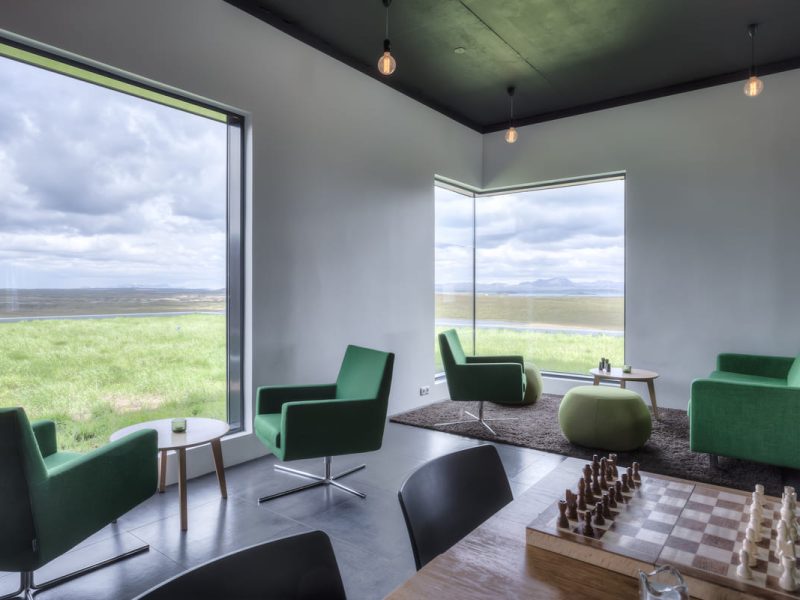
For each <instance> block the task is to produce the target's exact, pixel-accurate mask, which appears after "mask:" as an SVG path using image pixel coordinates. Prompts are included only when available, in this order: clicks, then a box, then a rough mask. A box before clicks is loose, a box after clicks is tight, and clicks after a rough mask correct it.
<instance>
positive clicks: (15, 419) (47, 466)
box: [0, 408, 158, 599]
mask: <svg viewBox="0 0 800 600" xmlns="http://www.w3.org/2000/svg"><path fill="white" fill-rule="evenodd" d="M157 455H158V451H157V442H156V432H155V431H141V432H139V433H135V434H132V435H129V436H127V437H125V438H123V439H120V440H118V441H116V442H113V443H110V444H107V445H105V446H103V447H102V448H98V449H97V450H94V451H93V452H89V453H88V454H77V453H74V452H58V451H57V444H56V428H55V424H54V423H53V422H52V421H35V422H34V423H30V422H29V421H28V417H27V416H26V415H25V411H24V410H23V409H22V408H0V511H2V512H1V513H0V515H1V516H2V518H0V571H12V572H18V573H20V579H21V580H20V589H19V591H18V592H16V593H15V594H12V595H11V596H6V597H17V596H22V597H23V598H26V599H28V598H32V597H33V592H34V591H40V590H44V589H48V588H51V587H54V586H55V585H58V584H59V583H62V582H64V581H66V580H68V579H72V578H73V577H75V576H77V575H78V574H83V573H86V572H88V571H90V570H93V569H94V568H98V567H101V566H105V565H107V564H110V563H111V562H113V561H114V560H116V559H120V558H126V557H128V556H131V555H132V554H136V553H138V552H142V551H144V550H147V546H142V547H139V548H137V549H135V550H132V551H129V552H126V553H125V554H124V555H121V556H119V557H115V558H114V559H108V560H105V561H103V562H102V563H99V564H98V565H94V566H93V567H88V568H86V569H82V570H81V571H80V572H78V573H75V574H70V575H66V576H64V577H59V578H58V579H55V580H52V581H49V582H46V583H41V584H39V585H35V584H34V581H33V571H35V570H36V569H38V568H40V567H42V566H44V565H45V564H47V563H49V562H50V561H51V560H53V559H55V558H57V557H58V556H61V555H62V554H64V553H65V552H67V551H68V550H70V549H71V548H73V547H74V546H76V545H77V544H79V543H80V542H82V541H83V540H85V539H86V538H88V537H89V536H90V535H92V534H93V533H95V532H96V531H99V530H100V529H102V528H103V527H105V526H106V525H108V524H109V523H111V522H112V521H115V520H116V519H117V518H118V517H120V516H122V515H123V514H125V513H126V512H128V511H129V510H130V509H132V508H133V507H134V506H136V505H137V504H139V503H140V502H142V501H143V500H146V499H147V498H149V497H150V496H152V495H153V493H155V491H156V484H157V480H158V467H157V464H156V457H157Z"/></svg>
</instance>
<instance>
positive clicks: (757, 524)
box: [747, 514, 762, 544]
mask: <svg viewBox="0 0 800 600" xmlns="http://www.w3.org/2000/svg"><path fill="white" fill-rule="evenodd" d="M747 528H748V529H752V530H753V541H754V542H755V543H756V544H757V543H758V542H760V541H761V537H762V536H761V519H760V518H759V517H758V515H757V514H752V515H750V522H749V523H748V524H747Z"/></svg>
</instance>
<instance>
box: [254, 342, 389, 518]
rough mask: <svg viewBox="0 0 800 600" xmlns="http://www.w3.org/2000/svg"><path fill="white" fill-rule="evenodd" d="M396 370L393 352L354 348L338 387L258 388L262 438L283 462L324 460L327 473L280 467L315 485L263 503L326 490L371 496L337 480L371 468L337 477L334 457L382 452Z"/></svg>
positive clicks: (257, 427)
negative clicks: (324, 487)
mask: <svg viewBox="0 0 800 600" xmlns="http://www.w3.org/2000/svg"><path fill="white" fill-rule="evenodd" d="M393 366H394V354H392V353H391V352H380V351H378V350H371V349H369V348H361V347H359V346H348V347H347V351H346V352H345V355H344V359H343V360H342V366H341V368H340V369H339V376H338V378H337V379H336V383H331V384H323V385H306V386H263V387H259V388H258V390H257V391H256V416H255V419H254V422H253V428H254V430H255V434H256V437H258V439H259V440H261V442H262V443H263V444H264V445H265V446H266V447H267V448H269V449H270V450H271V451H272V453H273V454H274V455H275V456H276V457H277V458H278V459H280V460H282V461H289V460H298V459H303V458H323V459H324V468H325V473H324V475H322V476H319V475H314V474H311V473H306V472H304V471H298V470H296V469H290V468H289V467H286V466H284V465H275V469H276V470H278V471H283V472H287V473H291V474H293V475H298V476H301V477H305V478H308V479H312V480H313V481H312V482H311V483H308V484H306V485H302V486H300V487H296V488H292V489H289V490H285V491H282V492H278V493H276V494H270V495H268V496H264V497H263V498H260V499H259V502H265V501H267V500H272V499H274V498H279V497H281V496H286V495H288V494H292V493H294V492H299V491H302V490H306V489H310V488H313V487H317V486H321V485H332V486H334V487H336V488H339V489H341V490H344V491H346V492H350V493H351V494H355V495H356V496H359V497H361V498H365V497H366V495H365V494H363V493H362V492H358V491H356V490H353V489H351V488H349V487H346V486H344V485H342V484H341V483H339V482H338V481H337V480H338V479H340V478H342V477H344V476H345V475H349V474H350V473H353V472H355V471H358V470H360V469H363V468H364V467H365V465H359V466H358V467H354V468H352V469H349V470H347V471H345V472H344V473H340V474H338V475H331V457H332V456H340V455H343V454H356V453H359V452H371V451H373V450H378V449H380V447H381V444H382V443H383V429H384V427H385V425H386V411H387V409H388V405H389V390H390V389H391V386H392V369H393Z"/></svg>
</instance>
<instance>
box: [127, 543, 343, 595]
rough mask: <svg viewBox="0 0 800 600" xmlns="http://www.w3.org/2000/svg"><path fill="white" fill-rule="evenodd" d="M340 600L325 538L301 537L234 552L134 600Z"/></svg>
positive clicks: (340, 591)
mask: <svg viewBox="0 0 800 600" xmlns="http://www.w3.org/2000/svg"><path fill="white" fill-rule="evenodd" d="M181 598H187V599H189V598H191V599H192V600H212V599H213V600H222V599H225V600H344V599H345V598H346V596H345V593H344V586H343V585H342V577H341V575H340V574H339V566H338V565H337V564H336V556H334V554H333V547H332V546H331V541H330V539H329V538H328V536H327V535H325V534H324V533H323V532H321V531H312V532H310V533H302V534H300V535H294V536H291V537H286V538H283V539H279V540H275V541H272V542H266V543H263V544H256V545H255V546H250V547H249V548H245V549H244V550H237V551H236V552H231V553H230V554H226V555H225V556H223V557H221V558H217V559H214V560H212V561H209V562H207V563H205V564H202V565H200V566H199V567H195V568H194V569H190V570H189V571H186V572H185V573H182V574H180V575H177V576H175V577H173V578H172V579H168V580H167V581H165V582H164V583H162V584H160V585H157V586H156V587H154V588H152V589H151V590H149V591H147V592H145V593H144V594H142V595H141V596H138V597H137V598H136V599H135V600H178V599H181Z"/></svg>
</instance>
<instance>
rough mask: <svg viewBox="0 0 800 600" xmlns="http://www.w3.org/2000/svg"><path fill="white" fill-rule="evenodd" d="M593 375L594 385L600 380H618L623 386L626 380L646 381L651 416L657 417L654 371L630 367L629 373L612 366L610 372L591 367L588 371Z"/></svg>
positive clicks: (656, 375) (655, 377)
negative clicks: (651, 408) (651, 407)
mask: <svg viewBox="0 0 800 600" xmlns="http://www.w3.org/2000/svg"><path fill="white" fill-rule="evenodd" d="M589 373H591V375H592V376H594V385H600V382H601V381H619V387H621V388H624V387H625V384H626V383H627V382H628V381H643V382H645V383H647V391H648V392H649V393H650V404H652V405H653V416H654V417H655V418H656V419H658V405H656V386H655V383H654V381H655V380H656V379H657V378H658V373H656V372H655V371H647V370H646V369H632V370H631V372H630V373H623V372H622V369H620V368H619V367H612V368H611V371H610V372H607V371H601V370H600V369H592V370H591V371H589Z"/></svg>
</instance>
